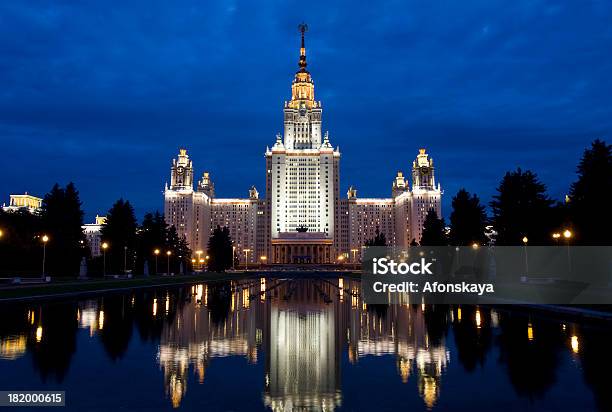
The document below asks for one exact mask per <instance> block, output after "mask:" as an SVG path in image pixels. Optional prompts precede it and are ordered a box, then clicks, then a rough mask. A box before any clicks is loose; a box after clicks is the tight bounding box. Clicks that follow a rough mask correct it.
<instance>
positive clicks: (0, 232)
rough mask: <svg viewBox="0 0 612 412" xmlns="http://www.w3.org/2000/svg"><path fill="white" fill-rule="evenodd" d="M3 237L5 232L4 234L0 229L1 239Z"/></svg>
mask: <svg viewBox="0 0 612 412" xmlns="http://www.w3.org/2000/svg"><path fill="white" fill-rule="evenodd" d="M2 235H4V232H2V229H0V239H2Z"/></svg>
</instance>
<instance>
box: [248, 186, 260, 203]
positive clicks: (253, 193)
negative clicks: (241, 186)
mask: <svg viewBox="0 0 612 412" xmlns="http://www.w3.org/2000/svg"><path fill="white" fill-rule="evenodd" d="M249 199H251V200H257V199H259V192H258V191H257V188H256V187H255V186H254V185H253V186H251V188H250V189H249Z"/></svg>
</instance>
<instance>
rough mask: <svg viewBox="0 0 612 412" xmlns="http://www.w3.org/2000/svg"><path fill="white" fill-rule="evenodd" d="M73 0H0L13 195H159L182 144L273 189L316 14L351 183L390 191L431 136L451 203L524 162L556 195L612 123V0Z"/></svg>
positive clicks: (238, 190) (241, 188)
mask: <svg viewBox="0 0 612 412" xmlns="http://www.w3.org/2000/svg"><path fill="white" fill-rule="evenodd" d="M72 3H76V2H72V1H66V2H60V1H56V2H49V3H46V2H18V1H7V2H2V3H1V4H0V144H1V147H2V149H3V152H4V153H3V161H2V162H1V163H0V176H2V178H1V179H0V197H1V198H2V200H1V202H7V201H8V195H9V193H14V192H23V191H28V192H30V193H33V194H38V195H43V194H44V193H45V192H47V191H48V189H49V188H50V187H51V186H52V185H53V183H55V182H60V183H66V182H68V181H70V180H73V181H74V182H75V183H76V184H77V187H78V189H79V190H80V192H81V196H82V199H83V201H84V208H85V211H86V212H87V219H88V220H89V219H91V216H93V215H95V214H96V213H104V211H105V210H107V209H108V208H109V207H110V206H111V204H112V203H113V202H114V201H115V200H116V199H117V198H119V197H124V198H127V199H129V200H130V201H132V203H133V204H134V205H135V207H136V210H137V212H138V213H139V215H142V214H143V213H144V212H145V211H147V210H153V209H156V208H159V209H162V208H163V204H162V189H163V185H164V183H165V182H166V181H167V180H168V175H169V166H170V162H171V159H172V157H174V156H175V154H176V152H177V149H178V147H179V146H182V145H184V146H186V147H187V148H188V149H189V153H190V155H191V156H192V159H193V161H194V165H195V168H196V173H197V175H200V174H201V173H202V171H204V170H209V171H210V172H211V173H212V176H213V179H214V181H215V183H216V187H217V192H218V194H219V196H223V197H226V196H231V197H234V196H246V194H247V190H248V187H249V186H250V185H251V184H255V185H257V187H258V188H259V189H260V192H263V190H264V187H263V186H264V158H263V152H264V150H265V147H266V145H271V144H273V142H274V136H275V134H276V133H277V132H279V131H281V129H282V106H283V101H284V100H286V99H288V98H289V97H290V83H291V80H292V78H293V74H294V73H295V70H296V69H297V60H298V47H299V35H298V32H297V28H296V26H297V24H298V23H300V22H301V21H302V20H303V21H305V22H307V23H308V25H309V27H310V31H309V33H308V34H307V39H306V41H307V44H306V46H307V54H308V62H309V66H308V67H309V69H310V71H311V73H312V75H313V78H314V80H315V93H316V98H317V99H318V100H321V101H322V103H323V107H324V112H323V116H324V118H323V121H324V125H323V126H324V129H325V130H329V132H330V137H331V141H332V144H334V145H339V146H340V149H341V151H342V161H341V184H342V187H341V190H342V193H343V194H344V193H345V192H346V188H347V187H348V185H349V184H354V185H356V186H357V188H358V189H359V195H360V196H362V197H373V196H385V197H387V196H389V195H390V188H391V181H392V179H393V177H394V175H395V173H396V171H397V170H399V169H401V170H404V171H405V172H408V171H409V168H410V165H411V161H412V159H413V158H414V157H415V155H416V153H417V150H418V148H419V147H426V148H427V149H428V151H429V152H430V153H431V154H432V156H433V157H434V159H435V162H436V166H437V174H438V179H439V181H440V182H441V183H442V185H443V189H444V190H445V200H444V214H445V215H446V216H448V213H449V210H450V199H451V197H452V196H453V194H454V193H456V191H457V190H458V189H459V188H460V187H466V188H467V189H468V190H470V191H476V192H477V193H478V194H479V195H481V197H482V198H483V200H484V201H487V202H488V201H489V200H490V196H491V195H492V193H493V192H494V189H495V187H496V185H497V183H498V182H499V179H500V178H501V176H502V175H503V173H504V172H505V171H506V170H510V169H514V168H516V167H518V166H520V167H523V168H531V169H533V170H534V171H535V172H536V173H538V175H539V176H540V178H541V179H542V181H543V182H544V183H546V184H547V185H548V187H549V191H550V194H551V195H552V196H554V197H556V198H561V197H562V196H563V195H564V194H565V192H566V191H567V188H568V186H569V184H570V183H571V182H572V181H573V180H574V178H575V166H576V164H577V162H578V159H579V157H580V155H581V153H582V151H583V149H584V148H585V147H586V146H587V145H588V144H589V142H590V141H591V140H593V139H594V138H597V137H599V138H603V139H606V140H608V141H609V140H610V132H611V130H612V107H611V105H610V100H611V95H612V81H611V76H612V53H611V50H612V25H611V24H610V22H611V21H612V3H610V2H609V1H603V0H602V1H566V2H553V1H537V0H534V1H518V0H514V1H491V0H483V1H428V2H423V1H396V2H378V1H377V2H363V3H364V5H360V3H361V2H355V1H343V2H330V1H325V2H315V1H301V2H295V1H286V0H285V1H278V2H265V1H258V2H248V3H247V2H244V3H242V2H232V1H223V2H221V1H218V2H206V1H196V2H193V3H187V2H168V1H151V0H147V1H143V2H91V4H88V5H84V4H80V5H73V4H72ZM124 3H130V4H129V5H127V4H124ZM179 3H180V6H179ZM366 4H370V5H366Z"/></svg>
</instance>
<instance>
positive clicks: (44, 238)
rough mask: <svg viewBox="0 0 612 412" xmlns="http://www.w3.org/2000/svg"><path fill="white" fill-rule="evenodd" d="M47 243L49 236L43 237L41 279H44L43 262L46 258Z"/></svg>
mask: <svg viewBox="0 0 612 412" xmlns="http://www.w3.org/2000/svg"><path fill="white" fill-rule="evenodd" d="M48 241H49V236H47V235H43V237H42V242H43V262H42V278H43V279H44V278H45V260H46V258H47V242H48Z"/></svg>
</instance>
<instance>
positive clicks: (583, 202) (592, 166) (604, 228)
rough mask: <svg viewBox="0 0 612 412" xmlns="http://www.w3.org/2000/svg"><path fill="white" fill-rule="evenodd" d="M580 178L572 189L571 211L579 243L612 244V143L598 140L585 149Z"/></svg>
mask: <svg viewBox="0 0 612 412" xmlns="http://www.w3.org/2000/svg"><path fill="white" fill-rule="evenodd" d="M577 174H578V180H577V181H576V182H574V183H573V184H572V186H571V188H570V202H569V212H570V218H571V221H572V223H573V225H572V226H573V228H574V229H575V232H576V236H577V239H576V240H577V242H579V243H581V244H588V245H609V244H610V239H611V238H612V237H611V230H612V227H611V223H610V217H609V209H610V205H609V201H606V200H605V199H606V198H607V197H608V196H610V193H612V146H611V145H608V144H606V143H605V142H603V141H601V140H599V139H597V140H595V141H594V142H593V143H592V144H591V147H590V148H588V149H586V150H585V151H584V154H583V155H582V159H580V163H579V164H578V167H577Z"/></svg>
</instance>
